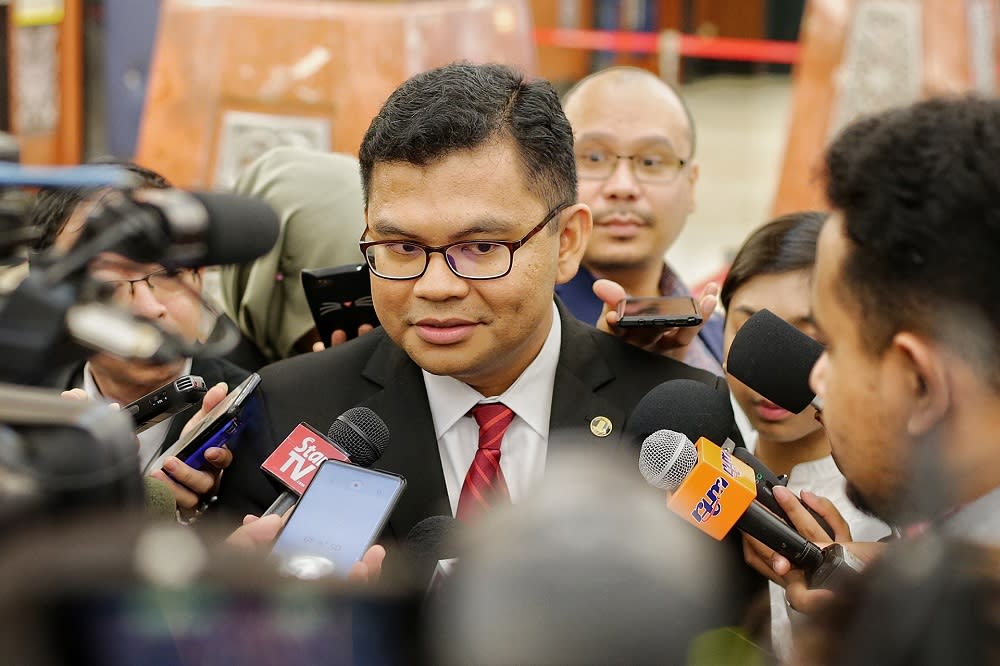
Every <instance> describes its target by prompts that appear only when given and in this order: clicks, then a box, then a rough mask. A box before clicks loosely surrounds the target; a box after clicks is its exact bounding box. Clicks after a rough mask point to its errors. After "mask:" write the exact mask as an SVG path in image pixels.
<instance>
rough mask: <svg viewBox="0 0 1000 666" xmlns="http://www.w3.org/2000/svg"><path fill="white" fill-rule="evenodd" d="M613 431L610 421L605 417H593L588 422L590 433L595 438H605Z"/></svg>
mask: <svg viewBox="0 0 1000 666" xmlns="http://www.w3.org/2000/svg"><path fill="white" fill-rule="evenodd" d="M613 429H614V426H613V425H612V423H611V419H609V418H608V417H607V416H595V417H594V418H593V419H592V420H591V421H590V432H592V433H594V435H595V436H596V437H607V436H608V435H610V434H611V431H612V430H613Z"/></svg>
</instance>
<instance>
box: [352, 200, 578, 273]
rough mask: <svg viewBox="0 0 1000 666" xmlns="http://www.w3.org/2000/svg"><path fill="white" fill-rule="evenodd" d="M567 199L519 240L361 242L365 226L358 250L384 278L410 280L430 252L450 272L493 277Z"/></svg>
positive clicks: (503, 270) (507, 268)
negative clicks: (430, 243)
mask: <svg viewBox="0 0 1000 666" xmlns="http://www.w3.org/2000/svg"><path fill="white" fill-rule="evenodd" d="M569 205H570V204H569V202H565V203H561V204H559V205H558V206H556V207H555V208H553V209H552V210H550V211H549V212H548V214H547V215H546V216H545V219H543V220H542V221H541V222H539V223H538V225H537V226H536V227H535V228H534V229H532V230H531V231H529V232H528V233H527V234H525V235H524V237H523V238H521V240H516V241H499V240H471V241H458V242H457V243H448V244H447V245H439V246H437V247H428V246H427V245H421V244H420V243H414V242H412V241H406V240H385V241H365V240H364V238H365V235H367V233H368V229H365V232H364V233H363V234H361V242H360V243H359V245H360V246H361V252H362V254H364V255H365V261H367V262H368V267H369V268H370V269H371V272H372V273H374V274H375V275H377V276H379V277H380V278H385V279H386V280H414V279H416V278H418V277H420V276H421V275H423V274H424V272H425V271H426V270H427V265H428V264H429V263H430V257H431V254H432V253H434V252H440V253H441V254H442V255H443V256H444V258H445V263H447V264H448V268H450V269H451V272H452V273H454V274H455V275H457V276H458V277H460V278H466V279H468V280H494V279H496V278H501V277H503V276H505V275H507V274H508V273H510V269H511V267H512V266H513V265H514V252H516V251H517V250H518V248H520V247H522V246H523V245H524V244H525V243H527V242H528V241H529V240H531V237H532V236H534V235H535V234H537V233H538V232H539V231H541V230H542V229H544V228H545V225H547V224H548V223H549V222H551V221H552V219H553V218H554V217H555V216H556V215H558V214H559V212H560V211H562V210H563V209H564V208H566V207H567V206H569Z"/></svg>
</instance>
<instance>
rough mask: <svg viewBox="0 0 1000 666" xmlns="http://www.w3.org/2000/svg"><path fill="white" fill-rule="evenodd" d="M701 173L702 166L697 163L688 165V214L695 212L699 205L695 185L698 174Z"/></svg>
mask: <svg viewBox="0 0 1000 666" xmlns="http://www.w3.org/2000/svg"><path fill="white" fill-rule="evenodd" d="M700 175H701V167H700V166H699V165H698V164H697V163H695V164H692V165H691V166H690V167H688V172H687V179H688V188H689V191H688V199H689V203H688V215H690V214H691V213H693V212H694V211H695V209H696V208H697V207H698V205H697V197H695V185H697V184H698V176H700Z"/></svg>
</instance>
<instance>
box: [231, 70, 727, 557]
mask: <svg viewBox="0 0 1000 666" xmlns="http://www.w3.org/2000/svg"><path fill="white" fill-rule="evenodd" d="M360 161H361V167H362V181H363V184H364V193H365V198H366V205H367V211H366V221H367V228H366V229H364V230H360V229H359V230H358V231H359V235H360V234H361V232H362V231H363V232H364V233H363V235H362V242H361V247H362V250H363V252H364V255H365V257H366V258H367V261H368V264H369V268H370V269H371V272H372V300H373V301H374V304H375V308H376V310H377V311H378V314H379V319H380V321H381V322H382V324H383V326H382V328H380V329H376V330H375V331H374V332H372V333H369V334H367V335H365V336H361V337H359V338H358V339H356V340H354V341H351V342H349V343H346V344H344V345H340V346H338V347H335V348H332V349H328V350H325V351H323V352H319V353H316V354H311V355H308V356H307V357H303V358H293V359H289V360H287V361H283V362H281V363H277V364H274V365H271V366H269V367H267V368H265V369H263V370H262V371H261V375H262V377H263V380H262V383H261V391H262V396H263V403H264V405H265V410H264V411H265V412H266V423H262V424H260V426H259V427H255V428H250V427H248V428H247V432H246V433H245V437H244V438H243V440H242V441H241V442H240V443H238V444H237V447H238V448H237V451H238V453H237V455H236V458H235V461H234V464H233V467H232V468H231V469H229V470H228V471H227V473H226V475H225V477H224V478H223V484H222V489H221V492H220V503H219V504H220V506H221V507H223V508H225V509H228V510H230V511H232V512H234V513H235V514H236V515H242V514H244V513H255V512H259V511H260V510H262V509H263V508H264V507H266V506H268V505H269V504H270V503H271V501H273V499H274V498H275V496H276V495H277V493H278V491H279V488H277V487H276V486H275V485H274V484H273V483H272V482H270V481H269V480H268V479H267V478H266V477H265V476H264V475H263V474H262V473H261V472H260V470H259V466H260V463H261V461H262V460H263V459H264V458H265V457H266V456H267V455H268V454H269V453H270V452H271V451H272V450H273V449H274V447H275V445H276V444H278V443H279V442H280V441H281V439H282V438H283V437H284V436H285V435H286V434H287V433H288V432H289V431H290V430H291V428H292V427H294V425H295V424H296V423H298V422H299V421H303V420H304V421H307V422H309V423H311V424H313V425H314V426H316V427H318V428H320V429H325V428H326V427H327V425H328V424H329V423H330V422H331V421H332V420H333V419H334V418H335V417H336V416H337V415H338V414H340V413H341V412H342V411H344V410H346V409H348V408H350V407H354V406H357V405H364V406H367V407H370V408H371V409H372V410H373V411H374V412H375V413H376V414H378V415H379V416H380V417H381V418H382V419H383V420H384V421H385V422H386V424H387V425H388V427H389V431H390V433H391V437H392V443H391V444H390V445H389V446H388V447H387V448H386V451H385V453H384V454H383V456H382V458H381V459H380V461H379V463H378V465H379V467H380V468H384V469H387V470H390V471H393V472H396V473H400V474H402V475H404V476H405V477H406V479H407V482H408V485H407V488H406V491H405V492H404V494H403V496H402V500H401V502H400V503H399V505H398V507H397V509H396V510H395V511H394V513H393V515H392V516H391V517H390V519H389V524H388V529H387V534H388V535H391V536H394V537H395V538H397V539H401V538H403V537H405V536H406V535H407V533H408V532H409V530H410V529H411V528H412V527H413V526H414V525H415V524H416V523H417V522H419V521H420V520H422V519H424V518H427V517H429V516H433V515H438V514H446V515H457V516H460V517H461V516H463V515H464V511H463V504H465V503H466V502H467V501H471V500H470V499H469V498H479V497H480V495H485V494H487V493H488V492H493V491H495V490H496V489H497V488H500V490H499V491H498V494H499V495H501V497H500V498H499V499H500V501H507V500H508V499H509V500H513V501H517V500H518V498H519V497H520V496H522V495H523V494H524V492H525V491H527V490H528V489H529V488H530V487H531V486H532V485H533V484H536V483H538V481H539V479H541V477H542V473H543V471H544V466H545V460H546V458H547V456H548V454H549V453H551V452H552V451H553V449H555V448H557V447H563V446H574V447H579V446H586V445H587V444H595V445H600V446H605V447H609V448H611V447H614V446H616V445H618V444H619V443H620V442H621V441H622V439H621V435H622V433H623V431H624V429H625V428H624V426H625V420H626V418H627V416H628V414H629V413H630V412H631V410H632V408H633V407H634V405H635V404H636V402H638V400H639V399H640V398H641V397H642V396H643V395H645V393H646V392H647V391H648V390H649V389H651V388H652V387H653V386H655V385H657V384H659V383H661V382H663V381H667V380H669V379H674V378H678V377H687V378H692V379H697V380H700V381H704V382H706V383H708V384H710V385H712V386H715V387H716V388H717V389H718V390H720V391H726V388H725V383H724V382H723V381H722V380H721V379H717V378H716V377H714V376H712V375H710V374H709V373H707V372H704V371H701V370H697V369H695V368H691V367H690V366H687V365H684V364H682V363H680V362H677V361H674V360H672V359H669V358H664V357H661V356H658V355H654V354H650V353H648V352H645V351H643V350H641V349H639V348H637V347H635V346H633V345H629V344H627V343H625V342H624V341H622V340H620V339H618V338H616V337H613V336H610V335H607V334H605V333H602V332H600V331H597V330H596V329H594V328H593V327H591V326H588V325H585V324H583V323H581V322H579V321H577V320H576V319H575V318H574V317H573V316H572V315H570V314H569V313H568V312H567V311H566V309H565V308H563V307H562V305H561V304H560V303H559V301H558V300H555V301H554V300H553V288H554V286H555V285H556V284H558V283H562V282H565V281H566V280H568V279H570V278H571V277H572V276H573V275H574V274H575V273H576V270H577V267H578V265H579V262H580V257H581V256H582V255H583V252H584V249H585V247H586V243H587V237H588V235H589V233H590V228H591V218H590V210H589V208H588V207H587V206H586V205H584V204H580V203H576V201H577V197H576V167H575V160H574V154H573V136H572V130H571V128H570V126H569V123H568V121H567V120H566V117H565V115H564V114H563V113H562V110H561V108H560V106H559V100H558V97H557V95H556V93H555V91H554V90H553V89H552V87H551V86H550V85H549V84H548V83H546V82H544V81H529V80H526V79H525V78H524V77H523V76H521V75H520V74H518V73H516V72H514V71H512V70H510V69H508V68H506V67H502V66H497V65H483V66H474V65H468V64H460V65H450V66H447V67H443V68H439V69H436V70H431V71H429V72H426V73H424V74H420V75H418V76H416V77H414V78H412V79H410V80H409V81H407V82H406V83H404V84H403V85H402V86H401V87H400V88H399V89H397V90H396V92H394V93H393V94H392V95H391V96H390V98H389V100H388V101H387V102H386V104H385V106H384V107H383V108H382V110H381V111H380V113H379V115H378V116H377V117H376V118H375V120H374V121H373V122H372V126H371V128H370V129H369V131H368V133H367V135H366V137H365V140H364V142H363V144H362V147H361V153H360ZM495 403H501V404H502V405H504V407H503V408H501V409H504V408H507V409H509V410H511V412H512V416H509V419H510V420H509V425H508V426H507V427H506V429H505V430H504V432H503V434H502V435H496V436H493V437H488V436H487V435H485V434H484V433H487V432H488V431H489V430H490V428H491V425H490V424H489V423H485V422H484V423H480V422H479V419H478V417H476V416H474V415H471V414H470V413H471V412H475V411H476V410H477V409H478V408H479V407H482V406H483V405H487V406H488V405H491V404H495ZM734 436H736V437H738V435H735V434H734ZM477 439H478V446H477ZM492 439H495V440H496V441H495V442H492V441H485V442H484V440H492ZM480 482H482V485H480ZM493 499H495V498H493ZM484 504H489V502H488V501H487V502H484Z"/></svg>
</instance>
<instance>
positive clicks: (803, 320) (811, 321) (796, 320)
mask: <svg viewBox="0 0 1000 666" xmlns="http://www.w3.org/2000/svg"><path fill="white" fill-rule="evenodd" d="M760 310H761V308H752V307H750V306H749V305H737V306H736V307H734V308H733V312H739V313H742V314H745V315H748V316H750V317H752V316H754V315H755V314H757V313H758V312H760ZM788 323H789V324H792V325H793V326H799V325H803V324H805V325H808V326H816V320H815V318H814V317H813V314H812V312H810V313H808V314H804V315H801V316H799V317H793V318H792V319H790V320H788Z"/></svg>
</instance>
